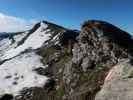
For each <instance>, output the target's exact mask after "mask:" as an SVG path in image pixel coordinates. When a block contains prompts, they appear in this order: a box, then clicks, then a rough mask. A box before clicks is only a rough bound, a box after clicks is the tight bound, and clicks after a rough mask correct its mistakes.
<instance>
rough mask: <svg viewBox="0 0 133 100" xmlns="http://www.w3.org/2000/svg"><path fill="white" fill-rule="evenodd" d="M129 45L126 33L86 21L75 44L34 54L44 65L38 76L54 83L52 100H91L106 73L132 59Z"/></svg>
mask: <svg viewBox="0 0 133 100" xmlns="http://www.w3.org/2000/svg"><path fill="white" fill-rule="evenodd" d="M132 44H133V40H132V36H131V35H130V34H128V33H127V32H125V31H122V30H121V29H119V28H117V27H116V26H114V25H112V24H110V23H108V22H104V21H98V20H89V21H87V22H85V23H83V25H82V27H81V32H80V34H79V36H77V38H76V40H74V41H73V39H72V40H71V39H70V41H69V42H68V43H67V45H65V46H64V45H62V46H61V47H60V48H57V47H55V46H49V47H47V48H42V49H40V50H39V51H38V53H39V55H42V57H43V60H42V61H43V63H44V64H47V65H48V67H47V68H46V69H45V70H44V71H43V72H42V71H40V73H41V74H44V75H46V76H50V77H52V78H53V79H55V80H56V85H55V87H56V92H55V94H54V96H55V97H58V98H61V99H62V100H63V99H68V100H75V99H76V100H94V99H95V95H96V93H97V92H98V91H99V90H100V89H101V87H102V85H103V84H104V79H105V77H106V76H107V74H108V72H109V70H110V69H111V68H112V67H113V66H114V65H116V64H118V63H119V62H120V61H121V59H132V55H133V53H132V50H133V45H132ZM57 100H58V99H57Z"/></svg>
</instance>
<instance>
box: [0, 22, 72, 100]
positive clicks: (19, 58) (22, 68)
mask: <svg viewBox="0 0 133 100" xmlns="http://www.w3.org/2000/svg"><path fill="white" fill-rule="evenodd" d="M66 31H70V30H68V29H66V28H63V27H61V26H58V25H56V24H52V23H50V22H46V21H42V22H39V23H37V24H36V25H35V26H34V27H33V28H32V29H31V30H29V31H25V32H20V33H12V34H11V33H9V34H8V33H4V34H1V35H0V74H1V76H0V81H1V82H0V97H2V100H3V98H6V97H5V96H7V98H8V97H11V95H12V96H15V97H17V98H19V99H20V97H18V95H21V94H22V93H21V92H22V91H24V90H25V89H30V88H33V87H38V88H39V87H41V88H43V87H44V86H45V85H46V87H48V86H47V84H51V82H52V80H51V78H50V77H47V76H44V75H40V74H39V73H38V72H37V70H36V69H40V68H41V69H42V70H43V69H45V68H46V67H47V64H43V63H42V57H41V55H38V54H37V51H38V50H40V49H41V48H45V47H47V46H50V45H57V44H58V45H60V43H61V42H60V39H61V37H62V36H63V34H64V33H65V32H66ZM53 82H54V81H53ZM27 92H28V90H27ZM8 94H9V95H8ZM21 97H22V98H23V99H24V95H23V96H21ZM17 98H16V99H17ZM8 99H9V100H10V98H8ZM8 99H6V100H8Z"/></svg>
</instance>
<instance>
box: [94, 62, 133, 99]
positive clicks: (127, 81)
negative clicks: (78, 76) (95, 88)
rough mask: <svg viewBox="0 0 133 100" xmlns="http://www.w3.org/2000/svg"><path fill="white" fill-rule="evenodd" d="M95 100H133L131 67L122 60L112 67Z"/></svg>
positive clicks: (132, 71) (132, 73) (132, 72)
mask: <svg viewBox="0 0 133 100" xmlns="http://www.w3.org/2000/svg"><path fill="white" fill-rule="evenodd" d="M95 100H133V65H132V61H130V60H124V61H122V62H120V63H119V64H117V65H116V66H114V67H113V68H112V69H111V70H110V72H109V73H108V75H107V77H106V78H105V82H104V85H103V87H102V89H101V91H100V92H99V93H98V94H97V95H96V97H95Z"/></svg>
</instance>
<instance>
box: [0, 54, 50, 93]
mask: <svg viewBox="0 0 133 100" xmlns="http://www.w3.org/2000/svg"><path fill="white" fill-rule="evenodd" d="M40 59H41V57H40V56H38V55H36V54H35V53H33V52H32V53H25V54H23V55H20V56H18V57H15V58H13V59H11V60H9V61H6V62H5V63H3V64H2V65H0V96H2V95H4V94H6V93H8V94H13V95H14V96H16V95H18V94H19V92H20V91H21V90H23V89H24V88H30V87H43V86H44V84H45V82H46V81H47V80H48V78H47V77H45V76H42V75H39V74H37V72H35V71H34V70H35V69H36V68H40V67H42V68H45V66H43V64H42V63H41V62H40Z"/></svg>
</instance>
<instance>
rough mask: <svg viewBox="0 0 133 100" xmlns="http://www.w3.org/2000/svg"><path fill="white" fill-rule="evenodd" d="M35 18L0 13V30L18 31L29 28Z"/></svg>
mask: <svg viewBox="0 0 133 100" xmlns="http://www.w3.org/2000/svg"><path fill="white" fill-rule="evenodd" d="M35 22H36V21H35V20H26V19H23V18H18V17H14V16H8V15H6V14H3V13H0V32H19V31H24V30H27V29H30V28H31V27H32V26H33V24H35Z"/></svg>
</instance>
